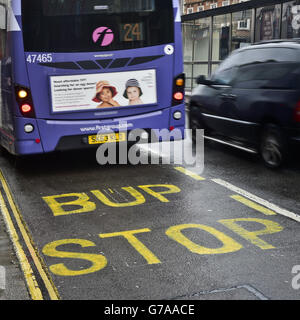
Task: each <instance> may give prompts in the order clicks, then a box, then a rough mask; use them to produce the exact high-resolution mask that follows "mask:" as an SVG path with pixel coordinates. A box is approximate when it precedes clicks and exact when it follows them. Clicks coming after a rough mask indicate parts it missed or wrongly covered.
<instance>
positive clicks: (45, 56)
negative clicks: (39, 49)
mask: <svg viewBox="0 0 300 320" xmlns="http://www.w3.org/2000/svg"><path fill="white" fill-rule="evenodd" d="M26 61H27V62H28V63H37V62H52V54H51V53H41V54H29V55H28V56H27V59H26Z"/></svg>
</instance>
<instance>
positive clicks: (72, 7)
mask: <svg viewBox="0 0 300 320" xmlns="http://www.w3.org/2000/svg"><path fill="white" fill-rule="evenodd" d="M121 2H122V6H121V5H120V3H121ZM101 3H102V4H101V5H99V0H89V1H83V0H64V1H61V0H39V1H37V0H26V1H22V26H23V38H24V48H25V51H31V52H33V51H34V52H100V51H112V50H126V49H136V48H144V47H149V46H156V45H160V44H166V43H172V42H174V15H173V6H172V0H164V1H161V0H124V1H123V0H122V1H119V0H105V1H104V0H103V1H101ZM101 26H104V30H99V29H100V27H101ZM97 32H98V33H97ZM107 35H109V37H107ZM107 38H109V39H113V41H110V42H109V44H106V45H102V43H104V39H107Z"/></svg>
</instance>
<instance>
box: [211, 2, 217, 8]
mask: <svg viewBox="0 0 300 320" xmlns="http://www.w3.org/2000/svg"><path fill="white" fill-rule="evenodd" d="M210 8H211V9H216V8H218V4H217V3H216V2H215V3H211V4H210Z"/></svg>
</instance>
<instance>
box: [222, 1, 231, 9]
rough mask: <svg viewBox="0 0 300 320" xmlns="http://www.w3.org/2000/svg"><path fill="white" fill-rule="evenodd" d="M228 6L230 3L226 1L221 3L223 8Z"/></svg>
mask: <svg viewBox="0 0 300 320" xmlns="http://www.w3.org/2000/svg"><path fill="white" fill-rule="evenodd" d="M229 5H230V1H229V0H227V1H222V6H223V7H225V6H229Z"/></svg>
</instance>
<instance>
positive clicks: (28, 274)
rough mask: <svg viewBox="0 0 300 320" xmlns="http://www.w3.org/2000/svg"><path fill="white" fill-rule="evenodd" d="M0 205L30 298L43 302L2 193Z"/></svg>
mask: <svg viewBox="0 0 300 320" xmlns="http://www.w3.org/2000/svg"><path fill="white" fill-rule="evenodd" d="M0 205H1V212H2V215H3V218H4V221H5V224H6V227H7V229H8V232H9V235H10V238H11V240H12V242H13V245H14V247H15V250H16V254H17V256H18V258H19V261H20V265H21V268H22V270H23V273H24V276H25V280H26V283H27V287H28V290H29V293H30V296H31V298H32V299H33V300H43V296H42V293H41V290H40V288H39V286H38V284H37V282H36V279H35V277H34V275H33V271H32V269H31V266H30V263H29V262H28V260H27V258H26V255H25V253H24V251H23V248H22V245H21V244H20V241H19V237H18V234H17V231H16V229H15V227H14V225H13V222H12V220H11V217H10V215H9V212H8V210H7V207H6V205H5V202H4V199H3V196H2V193H1V192H0Z"/></svg>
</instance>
